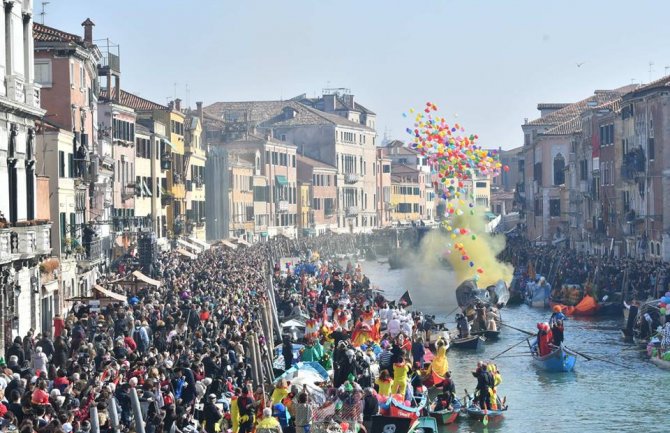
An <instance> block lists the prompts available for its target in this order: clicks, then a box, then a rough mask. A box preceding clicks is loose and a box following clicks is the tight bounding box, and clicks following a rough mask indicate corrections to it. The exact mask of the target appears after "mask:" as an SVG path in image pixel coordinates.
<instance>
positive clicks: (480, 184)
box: [475, 182, 486, 188]
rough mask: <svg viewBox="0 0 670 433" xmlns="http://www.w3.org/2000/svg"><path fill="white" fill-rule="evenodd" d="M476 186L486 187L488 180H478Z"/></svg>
mask: <svg viewBox="0 0 670 433" xmlns="http://www.w3.org/2000/svg"><path fill="white" fill-rule="evenodd" d="M475 186H476V187H477V188H486V182H476V183H475Z"/></svg>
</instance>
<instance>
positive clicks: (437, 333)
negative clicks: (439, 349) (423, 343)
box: [427, 323, 451, 349]
mask: <svg viewBox="0 0 670 433" xmlns="http://www.w3.org/2000/svg"><path fill="white" fill-rule="evenodd" d="M427 333H428V336H429V337H428V340H429V341H428V344H429V345H430V346H431V347H435V344H436V343H437V341H438V340H439V339H443V340H444V341H446V343H447V349H449V345H450V342H451V335H449V329H447V327H446V326H445V324H444V323H434V324H433V326H431V327H430V330H429V331H428V332H427Z"/></svg>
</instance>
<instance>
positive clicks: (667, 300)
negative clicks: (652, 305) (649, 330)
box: [658, 292, 670, 316]
mask: <svg viewBox="0 0 670 433" xmlns="http://www.w3.org/2000/svg"><path fill="white" fill-rule="evenodd" d="M668 306H670V292H665V295H664V296H662V297H661V299H660V302H659V303H658V308H659V312H660V313H661V316H665V315H666V314H667V312H668V311H670V308H668Z"/></svg>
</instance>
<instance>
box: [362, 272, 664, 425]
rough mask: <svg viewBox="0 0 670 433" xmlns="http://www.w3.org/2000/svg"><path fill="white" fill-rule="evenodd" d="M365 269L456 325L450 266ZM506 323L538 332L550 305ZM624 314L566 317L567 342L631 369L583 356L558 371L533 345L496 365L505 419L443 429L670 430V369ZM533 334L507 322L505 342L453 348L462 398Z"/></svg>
mask: <svg viewBox="0 0 670 433" xmlns="http://www.w3.org/2000/svg"><path fill="white" fill-rule="evenodd" d="M362 267H363V272H364V273H365V274H367V275H368V276H369V278H370V280H371V282H372V284H373V285H375V286H378V287H379V288H381V289H383V290H384V294H385V296H386V297H387V298H388V299H399V298H400V296H401V295H402V294H403V293H404V291H405V290H409V291H410V294H411V295H412V298H413V301H414V305H413V307H415V308H416V309H419V310H421V311H424V312H426V313H429V314H435V315H436V316H437V317H436V319H437V321H438V322H439V321H445V322H447V323H448V326H449V328H455V323H454V315H453V314H452V315H450V316H449V317H446V316H447V314H449V313H450V312H451V311H453V309H454V308H456V306H457V305H456V303H455V296H454V294H453V292H454V287H455V286H456V285H457V282H456V281H455V278H454V276H453V274H451V273H450V272H449V271H446V270H438V271H434V270H433V271H427V270H421V269H420V268H419V269H400V270H389V268H388V265H387V264H382V263H379V262H377V261H374V262H373V261H367V262H363V263H362ZM502 316H503V321H504V322H506V323H508V324H510V325H512V326H515V327H517V328H521V329H525V330H528V331H533V330H534V329H536V323H537V322H539V321H547V320H548V319H549V316H550V312H549V310H540V309H532V308H529V307H527V306H526V305H523V306H514V307H507V308H505V309H503V310H502ZM622 321H623V319H619V318H617V319H570V320H569V321H567V322H566V331H565V334H566V335H565V340H566V341H565V343H566V345H567V346H568V347H570V348H572V349H574V350H577V351H579V352H582V353H584V354H587V355H593V356H597V357H599V358H605V359H610V360H614V361H616V362H619V363H621V364H625V365H627V366H630V367H631V368H629V369H627V368H624V367H619V366H615V365H612V364H607V363H604V362H600V361H595V360H593V361H586V360H585V359H583V358H578V359H577V364H576V367H575V372H574V373H567V374H565V373H563V374H550V373H544V372H540V371H539V370H537V369H536V368H535V367H534V366H533V365H532V364H531V363H530V355H528V345H527V344H525V343H523V344H521V345H519V346H517V347H516V348H514V349H512V350H510V351H509V352H507V353H506V354H504V355H503V356H501V357H500V358H498V359H496V361H495V362H496V364H497V365H498V368H499V369H500V371H501V372H502V376H503V383H502V384H501V385H500V387H499V390H498V395H500V396H501V397H502V396H507V403H508V404H509V410H508V411H507V413H506V415H505V418H504V419H503V420H502V421H500V422H498V423H493V422H490V423H489V424H488V426H487V427H484V426H483V425H482V423H481V422H480V423H476V422H473V421H469V420H467V419H466V420H461V421H459V422H458V423H457V424H456V425H452V426H445V427H443V430H442V431H443V432H451V431H461V432H485V431H489V432H494V431H495V432H524V433H535V432H598V433H599V432H667V431H670V372H668V371H663V370H660V369H658V368H657V367H656V366H654V365H653V364H651V363H650V362H648V361H647V360H645V359H644V353H643V352H642V351H640V350H637V348H636V347H635V346H633V345H632V344H626V343H624V342H623V340H622V339H621V338H620V332H619V329H620V328H621V325H622ZM525 337H526V336H525V335H524V334H522V333H520V332H518V331H515V330H513V329H510V328H505V327H503V329H502V332H501V339H500V340H499V341H497V342H493V343H487V345H486V347H485V350H484V352H481V353H477V354H475V353H470V352H461V351H457V350H450V351H449V354H448V358H449V369H450V370H451V371H452V375H453V378H454V380H455V383H456V389H457V391H458V395H459V396H462V395H463V394H464V391H463V390H464V389H467V390H468V391H469V392H470V394H472V393H473V392H474V388H475V385H476V380H475V378H474V377H472V374H471V371H472V370H473V369H474V367H475V366H476V363H477V361H478V360H480V359H490V358H491V357H493V356H495V355H497V354H499V353H500V352H502V351H504V350H505V349H507V348H508V347H510V346H511V345H513V344H515V343H517V342H519V341H521V340H522V339H523V338H525Z"/></svg>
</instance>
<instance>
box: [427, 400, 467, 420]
mask: <svg viewBox="0 0 670 433" xmlns="http://www.w3.org/2000/svg"><path fill="white" fill-rule="evenodd" d="M431 407H432V408H434V407H435V404H432V405H431ZM462 409H463V405H462V404H461V401H460V400H459V399H457V398H454V401H452V402H451V409H442V410H432V409H431V410H429V411H428V413H429V414H430V416H432V417H433V418H435V419H436V420H437V423H438V424H442V425H446V424H451V423H453V422H455V421H456V420H457V419H458V417H459V416H460V415H461V410H462Z"/></svg>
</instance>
